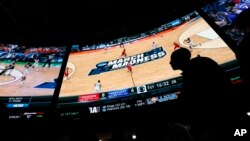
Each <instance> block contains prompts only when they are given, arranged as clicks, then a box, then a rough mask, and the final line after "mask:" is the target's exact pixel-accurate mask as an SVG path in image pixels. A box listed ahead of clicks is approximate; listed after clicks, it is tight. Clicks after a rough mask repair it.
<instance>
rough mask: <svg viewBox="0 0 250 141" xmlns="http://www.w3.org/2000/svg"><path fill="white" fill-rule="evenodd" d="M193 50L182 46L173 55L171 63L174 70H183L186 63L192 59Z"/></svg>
mask: <svg viewBox="0 0 250 141" xmlns="http://www.w3.org/2000/svg"><path fill="white" fill-rule="evenodd" d="M190 58H191V52H190V51H189V50H188V49H186V48H180V49H178V50H176V51H174V52H173V53H172V55H171V61H170V64H171V66H172V68H173V70H178V69H180V70H182V69H183V67H184V66H185V64H187V62H189V61H190Z"/></svg>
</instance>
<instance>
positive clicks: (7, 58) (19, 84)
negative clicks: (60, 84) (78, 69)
mask: <svg viewBox="0 0 250 141" xmlns="http://www.w3.org/2000/svg"><path fill="white" fill-rule="evenodd" d="M65 50H66V47H54V46H52V47H32V46H24V45H17V44H0V90H1V93H0V97H23V96H28V97H29V96H52V95H53V94H54V89H55V87H56V81H57V79H58V76H59V72H60V69H61V64H62V62H63V58H64V56H65Z"/></svg>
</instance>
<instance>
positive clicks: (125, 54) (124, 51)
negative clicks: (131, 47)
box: [121, 48, 127, 57]
mask: <svg viewBox="0 0 250 141" xmlns="http://www.w3.org/2000/svg"><path fill="white" fill-rule="evenodd" d="M122 56H125V57H127V53H126V49H125V48H124V49H123V51H122V54H121V57H122Z"/></svg>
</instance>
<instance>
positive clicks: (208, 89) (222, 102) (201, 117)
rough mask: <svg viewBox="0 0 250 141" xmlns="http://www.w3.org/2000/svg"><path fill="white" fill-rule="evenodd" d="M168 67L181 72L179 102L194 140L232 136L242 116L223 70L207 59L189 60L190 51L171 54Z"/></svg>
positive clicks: (201, 140)
mask: <svg viewBox="0 0 250 141" xmlns="http://www.w3.org/2000/svg"><path fill="white" fill-rule="evenodd" d="M170 64H171V66H172V68H173V69H174V70H182V76H183V86H182V91H181V94H180V96H179V100H180V102H181V104H182V108H183V111H182V112H183V117H184V120H186V121H187V122H188V124H189V125H190V126H191V134H192V136H193V138H194V140H195V141H196V140H197V141H205V140H208V141H210V140H211V141H214V140H216V141H217V140H226V139H227V138H228V137H233V135H234V132H235V129H237V128H239V127H241V126H243V125H241V121H240V119H241V118H242V117H244V116H243V114H242V115H241V111H240V108H238V107H237V106H238V105H237V102H236V101H237V97H236V96H235V97H233V93H232V84H231V81H230V79H229V77H228V76H227V74H226V73H225V71H224V70H223V69H222V68H221V67H220V66H219V65H218V64H217V63H216V62H215V61H214V60H212V59H210V58H208V57H202V56H198V57H195V58H193V59H191V52H190V51H189V50H188V49H186V48H180V49H178V50H176V51H174V52H173V53H172V55H171V61H170ZM233 98H235V101H233ZM242 122H244V121H242ZM242 124H244V123H242ZM244 125H245V124H244ZM244 127H245V126H244ZM234 139H235V138H232V140H234ZM236 140H237V139H236Z"/></svg>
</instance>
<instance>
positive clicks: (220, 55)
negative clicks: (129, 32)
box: [59, 12, 235, 102]
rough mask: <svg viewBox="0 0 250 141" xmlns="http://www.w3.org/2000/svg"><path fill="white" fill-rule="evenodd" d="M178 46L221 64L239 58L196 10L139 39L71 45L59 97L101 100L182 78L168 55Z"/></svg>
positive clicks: (144, 34) (131, 38)
mask: <svg viewBox="0 0 250 141" xmlns="http://www.w3.org/2000/svg"><path fill="white" fill-rule="evenodd" d="M180 47H184V48H187V49H189V50H190V51H191V54H192V58H193V57H196V56H204V57H210V58H212V59H214V60H215V61H216V62H217V63H218V64H224V63H228V62H231V61H234V60H235V55H234V53H233V52H232V51H231V49H230V48H229V47H228V45H227V44H226V43H225V42H224V41H223V40H222V39H221V38H220V37H219V35H218V34H217V33H216V32H215V31H214V30H213V29H212V28H211V27H210V26H209V24H208V23H207V22H206V21H205V20H204V19H203V18H202V17H201V16H200V15H199V14H198V13H197V12H192V13H190V14H188V15H186V16H183V17H180V18H179V19H176V20H174V21H171V22H168V23H166V24H164V25H161V26H160V27H157V28H156V29H154V30H151V31H147V32H145V33H142V34H140V35H138V36H136V37H130V38H128V37H126V38H125V39H124V38H123V40H117V41H111V42H109V43H108V44H98V45H92V46H91V45H90V46H88V45H85V46H80V45H73V46H72V48H71V53H70V55H69V59H68V62H67V66H66V69H65V73H64V78H63V83H62V87H61V91H60V95H59V97H71V96H89V97H88V99H89V98H90V97H91V98H90V99H95V100H98V99H99V97H100V96H96V94H103V96H104V93H106V92H109V94H111V93H112V92H117V91H119V92H120V93H123V94H124V93H129V92H127V89H128V88H133V87H135V88H136V87H139V86H144V85H146V84H152V83H156V82H160V81H164V80H169V79H173V78H176V77H179V76H181V71H174V70H173V69H172V68H171V65H170V56H171V53H172V52H173V51H175V50H178V49H179V48H180ZM173 83H174V82H173ZM122 91H123V92H122ZM124 91H126V92H124ZM139 93H140V92H139V90H138V89H137V94H139ZM116 94H117V93H116ZM93 95H94V96H93ZM118 95H119V94H118ZM93 97H95V98H93ZM109 98H112V97H109ZM78 102H79V99H78Z"/></svg>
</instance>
